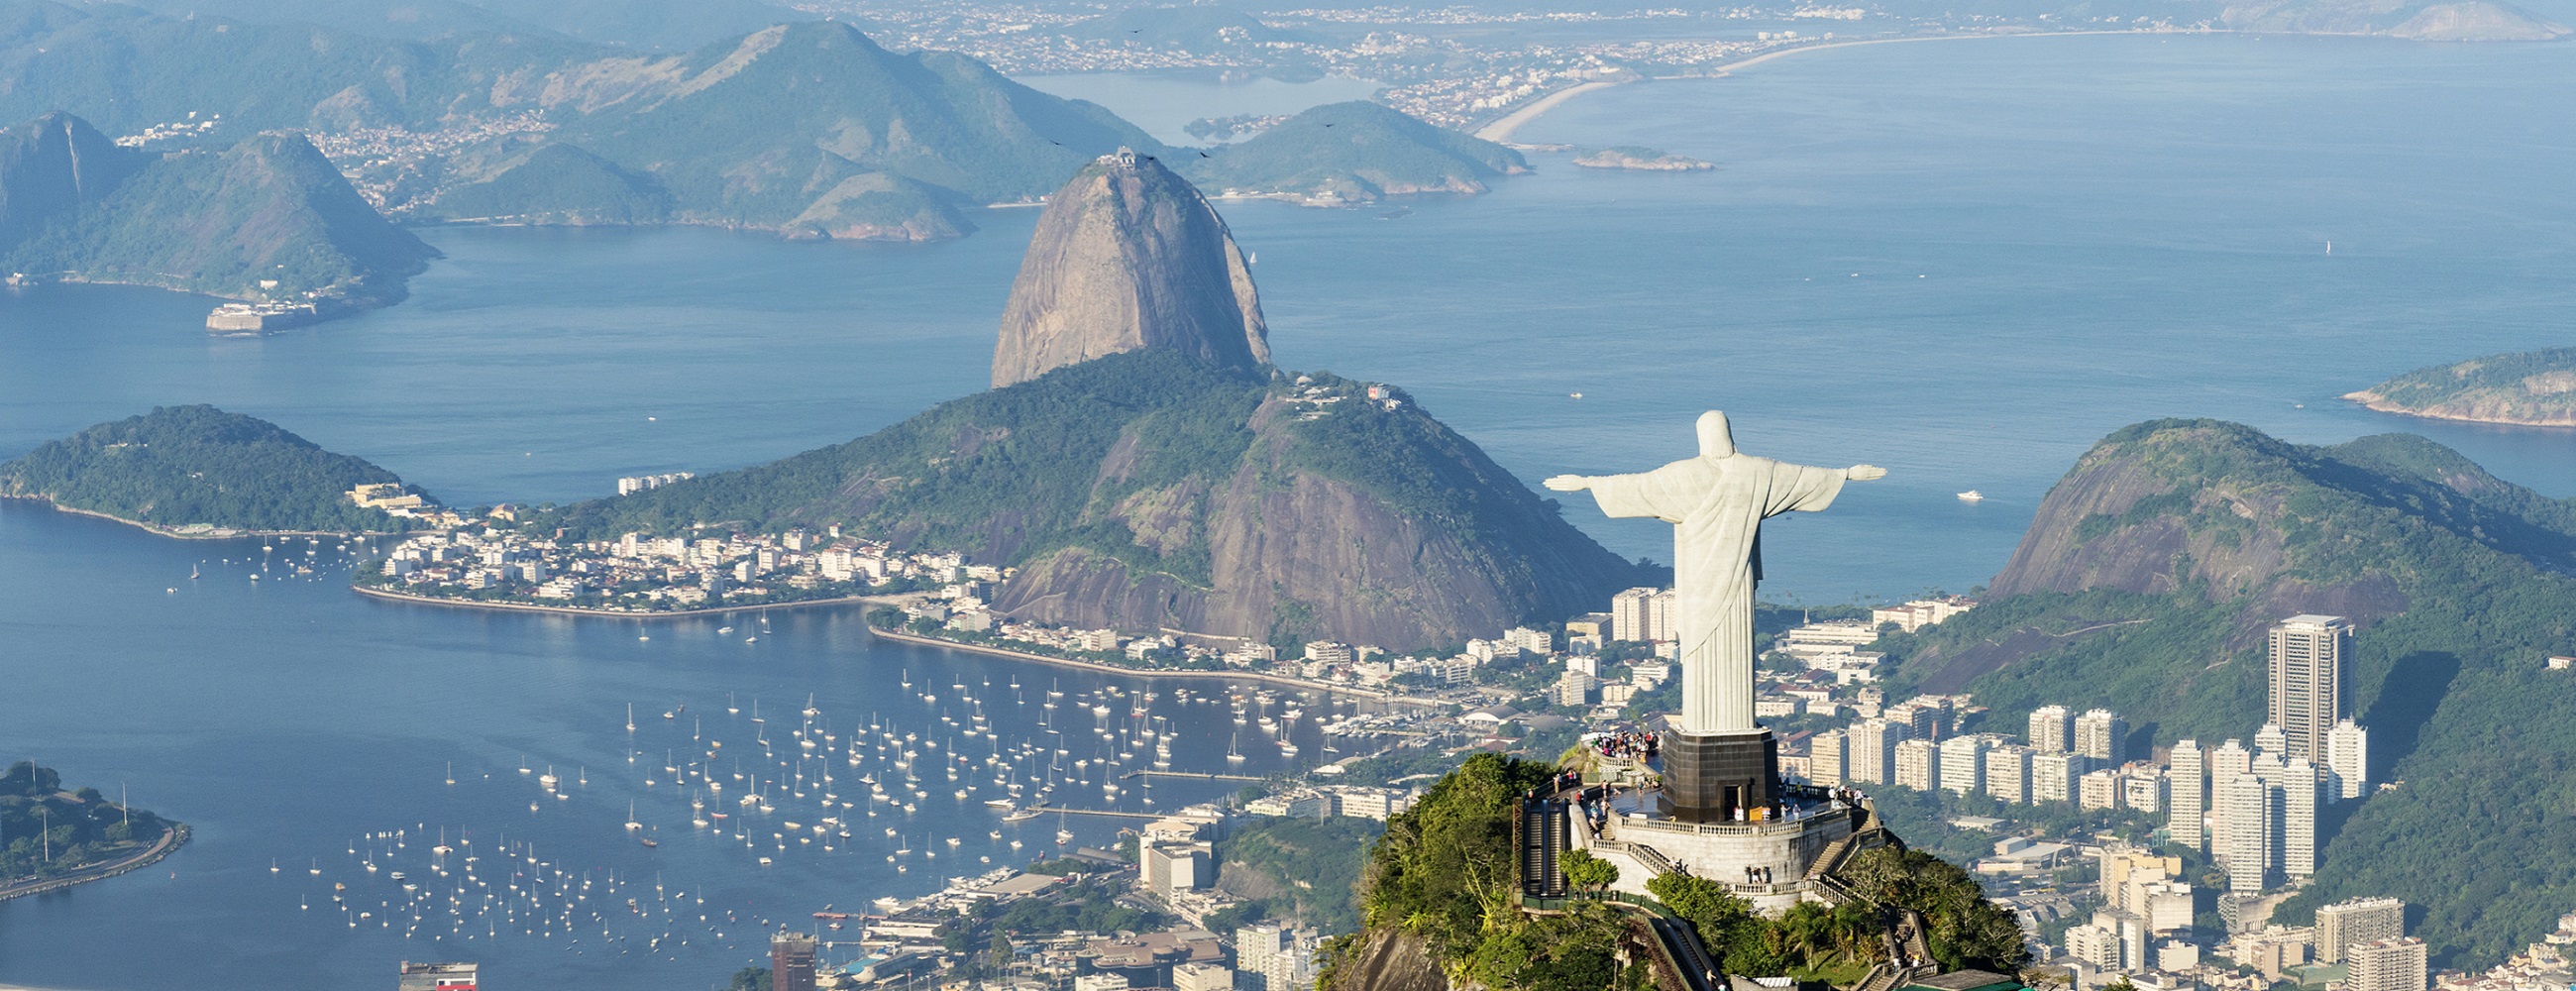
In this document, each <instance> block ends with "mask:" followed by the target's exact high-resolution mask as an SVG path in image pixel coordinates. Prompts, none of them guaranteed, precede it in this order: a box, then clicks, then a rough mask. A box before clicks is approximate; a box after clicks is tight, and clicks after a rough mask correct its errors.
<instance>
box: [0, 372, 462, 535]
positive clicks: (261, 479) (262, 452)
mask: <svg viewBox="0 0 2576 991" xmlns="http://www.w3.org/2000/svg"><path fill="white" fill-rule="evenodd" d="M0 497H8V498H18V499H36V500H41V501H44V502H47V503H50V504H52V505H53V506H54V508H56V509H62V510H66V511H70V512H77V513H86V514H89V515H93V516H103V517H106V518H108V519H112V520H116V521H118V522H121V523H130V524H133V525H135V526H139V527H142V528H144V529H146V530H150V531H152V532H154V533H158V534H161V535H163V536H172V537H217V536H225V537H229V536H242V535H248V534H274V533H299V534H347V533H393V532H398V531H402V530H406V529H411V528H413V527H415V526H419V525H425V524H429V523H434V522H437V517H439V516H440V515H441V511H440V510H438V509H437V508H436V505H435V503H434V502H433V501H432V500H430V499H429V498H428V497H427V496H425V495H423V494H421V493H419V492H418V491H417V490H415V489H411V488H410V487H408V486H406V485H404V484H403V480H402V479H401V478H399V477H396V476H395V475H394V473H393V472H390V471H386V470H385V469H383V468H380V467H377V466H376V465H373V464H370V463H368V462H367V461H365V460H363V459H360V458H355V457H351V456H349V455H346V454H334V453H332V452H329V451H325V450H323V449H322V448H321V447H320V446H319V445H316V444H314V443H313V442H312V441H309V440H305V439H304V438H302V437H298V436H296V435H294V434H291V433H288V432H286V431H285V430H283V429H280V428H279V427H278V426H277V425H276V424H273V423H269V422H267V421H265V420H261V419H258V418H256V417H249V416H243V415H241V414H238V413H227V412H224V411H223V410H219V409H216V408H214V407H212V406H202V405H201V406H162V407H156V408H154V409H153V410H152V412H150V413H146V414H144V415H142V416H134V417H127V418H125V419H123V420H118V421H115V422H113V423H102V424H99V425H97V426H94V427H91V428H89V429H87V430H83V431H81V432H79V433H77V434H73V435H71V436H69V437H65V438H63V439H61V440H54V441H47V442H45V443H43V444H40V445H38V446H37V447H36V449H35V450H33V451H29V452H27V454H26V455H25V456H23V457H20V458H19V459H17V460H15V461H11V462H8V463H5V464H0Z"/></svg>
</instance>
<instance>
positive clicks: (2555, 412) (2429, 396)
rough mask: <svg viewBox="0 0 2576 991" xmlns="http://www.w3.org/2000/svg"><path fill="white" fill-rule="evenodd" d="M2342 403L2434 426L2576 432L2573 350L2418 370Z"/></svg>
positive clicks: (2487, 358)
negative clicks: (2442, 423) (2446, 422)
mask: <svg viewBox="0 0 2576 991" xmlns="http://www.w3.org/2000/svg"><path fill="white" fill-rule="evenodd" d="M2344 398H2345V399H2349V400H2352V401H2353V402H2357V403H2360V404H2362V405H2364V406H2368V407H2370V408H2371V409H2375V410H2378V411H2380V412H2382V413H2404V414H2406V415H2408V416H2421V417H2426V418H2429V419H2435V420H2467V421H2470V422H2473V423H2510V424H2518V425H2522V426H2534V427H2576V348H2551V349H2548V350H2543V351H2526V352H2523V353H2521V354H2491V355H2487V356H2485V357H2483V358H2471V359H2469V360H2467V361H2463V362H2460V363H2458V364H2454V365H2436V366H2434V367H2432V368H2419V369H2416V370H2414V371H2411V372H2408V373H2406V374H2404V375H2400V376H2398V377H2396V378H2393V379H2389V380H2388V381H2386V382H2382V383H2379V384H2378V385H2374V386H2371V387H2370V388H2367V389H2363V390H2361V391H2358V392H2354V393H2351V394H2349V395H2346V396H2344Z"/></svg>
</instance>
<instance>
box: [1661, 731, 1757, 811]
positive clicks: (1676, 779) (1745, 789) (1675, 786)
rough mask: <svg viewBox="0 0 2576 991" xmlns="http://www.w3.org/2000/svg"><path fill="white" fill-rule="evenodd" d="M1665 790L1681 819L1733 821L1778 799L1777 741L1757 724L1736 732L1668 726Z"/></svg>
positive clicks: (1664, 753)
mask: <svg viewBox="0 0 2576 991" xmlns="http://www.w3.org/2000/svg"><path fill="white" fill-rule="evenodd" d="M1661 746H1662V749H1663V758H1664V795H1665V797H1666V798H1668V799H1670V800H1671V801H1672V815H1673V818H1675V819H1679V820H1681V821H1683V822H1734V821H1738V820H1742V819H1748V818H1751V817H1753V816H1756V815H1760V814H1762V813H1761V812H1759V811H1756V810H1768V809H1773V807H1774V806H1775V805H1777V804H1778V803H1779V800H1780V741H1779V740H1777V739H1775V738H1774V737H1772V735H1771V731H1770V730H1768V729H1763V728H1759V727H1756V728H1754V729H1751V730H1745V731H1740V732H1735V733H1685V732H1682V731H1681V730H1667V731H1665V733H1664V738H1663V741H1662V744H1661Z"/></svg>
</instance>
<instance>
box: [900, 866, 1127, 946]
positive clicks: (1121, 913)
mask: <svg viewBox="0 0 2576 991" xmlns="http://www.w3.org/2000/svg"><path fill="white" fill-rule="evenodd" d="M1068 878H1069V879H1068V880H1065V881H1062V882H1058V883H1057V884H1056V885H1055V886H1054V887H1051V888H1048V889H1046V890H1044V891H1041V892H1038V893H1036V894H1033V895H1030V896H1028V897H1026V898H1019V899H1014V900H1013V901H1011V902H1010V903H1009V904H1008V905H1004V904H1001V903H999V902H996V901H994V900H993V899H990V898H986V899H982V900H980V901H977V902H976V903H975V906H974V907H973V908H970V909H967V910H966V911H965V912H963V913H962V914H960V915H958V916H957V917H956V918H954V919H950V920H948V921H947V922H945V923H942V924H941V925H940V926H939V938H940V940H941V941H942V942H944V943H946V944H947V945H948V948H949V949H950V950H951V951H954V952H964V951H965V949H966V948H967V947H983V946H991V945H993V944H994V942H995V941H996V940H997V939H1027V938H1032V937H1042V936H1053V935H1055V934H1057V933H1060V932H1065V931H1067V930H1073V931H1078V932H1087V933H1108V932H1118V931H1121V930H1133V931H1137V932H1143V931H1147V930H1150V929H1153V928H1155V927H1156V926H1159V925H1161V924H1162V922H1163V920H1162V918H1161V917H1159V916H1157V915H1155V914H1154V913H1151V912H1146V911H1142V910H1139V909H1136V908H1132V907H1129V906H1128V905H1127V904H1126V903H1125V902H1123V901H1120V900H1119V896H1121V895H1124V894H1126V893H1127V889H1128V887H1129V884H1130V882H1129V881H1128V880H1127V879H1125V878H1124V877H1121V876H1119V875H1118V874H1114V873H1080V874H1071V875H1068Z"/></svg>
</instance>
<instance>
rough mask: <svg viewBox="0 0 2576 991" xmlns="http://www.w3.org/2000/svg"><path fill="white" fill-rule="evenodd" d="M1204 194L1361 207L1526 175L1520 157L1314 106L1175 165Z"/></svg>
mask: <svg viewBox="0 0 2576 991" xmlns="http://www.w3.org/2000/svg"><path fill="white" fill-rule="evenodd" d="M1174 160H1175V161H1178V162H1179V163H1180V169H1181V172H1182V174H1183V175H1186V176H1188V177H1189V179H1190V181H1191V182H1194V183H1197V184H1198V185H1199V186H1200V187H1202V188H1205V189H1213V190H1223V191H1225V192H1226V193H1228V194H1231V195H1250V196H1271V195H1276V196H1287V197H1294V198H1298V199H1308V200H1315V199H1325V200H1329V201H1334V202H1342V203H1364V202H1370V201H1374V200H1377V199H1378V198H1380V197H1384V196H1393V195H1403V194H1411V193H1481V192H1484V191H1485V188H1486V186H1485V183H1486V182H1487V181H1488V180H1491V179H1495V178H1498V177H1501V176H1505V175H1512V174H1516V173H1521V172H1527V171H1529V163H1528V162H1527V161H1526V160H1524V159H1522V158H1521V155H1520V153H1519V152H1516V151H1513V150H1511V149H1509V148H1505V147H1503V146H1501V145H1498V144H1495V143H1493V142H1491V141H1486V140H1484V139H1482V138H1477V137H1473V136H1470V135H1466V134H1460V133H1458V132H1456V131H1451V130H1447V129H1445V128H1440V127H1434V126H1432V125H1430V124H1427V123H1424V122H1422V121H1419V120H1416V119H1414V118H1412V117H1409V116H1406V115H1405V114H1404V113H1403V112H1402V111H1399V110H1396V109H1394V108H1392V107H1388V106H1386V105H1384V104H1380V103H1372V102H1369V101H1366V100H1356V101H1352V102H1349V103H1333V104H1326V105H1324V106H1320V107H1316V108H1314V109H1311V110H1307V111H1305V112H1304V113H1300V114H1298V115H1297V116H1295V117H1291V118H1289V119H1288V120H1286V121H1285V122H1282V123H1281V124H1280V125H1279V126H1277V127H1274V128H1271V129H1269V130H1267V131H1263V132H1262V133H1261V134H1259V135H1256V136H1254V137H1252V138H1251V139H1249V140H1245V141H1242V142H1238V143H1236V144H1232V145H1227V146H1225V147H1222V148H1218V149H1215V150H1214V151H1212V152H1209V153H1208V154H1207V155H1206V156H1205V157H1201V156H1198V155H1183V156H1181V157H1180V158H1177V159H1174Z"/></svg>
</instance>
